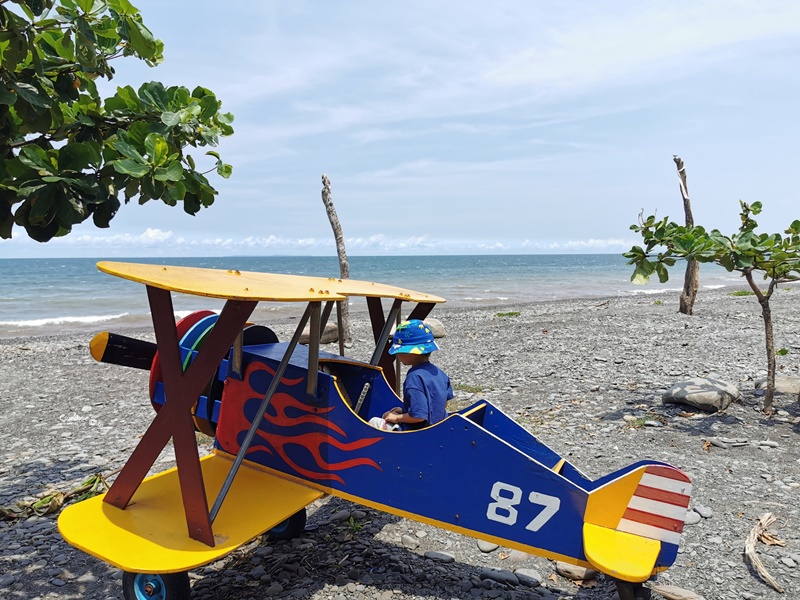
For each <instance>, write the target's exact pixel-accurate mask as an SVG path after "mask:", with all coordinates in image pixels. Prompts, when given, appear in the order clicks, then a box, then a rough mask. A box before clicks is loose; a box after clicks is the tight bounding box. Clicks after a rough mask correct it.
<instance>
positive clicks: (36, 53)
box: [0, 0, 233, 242]
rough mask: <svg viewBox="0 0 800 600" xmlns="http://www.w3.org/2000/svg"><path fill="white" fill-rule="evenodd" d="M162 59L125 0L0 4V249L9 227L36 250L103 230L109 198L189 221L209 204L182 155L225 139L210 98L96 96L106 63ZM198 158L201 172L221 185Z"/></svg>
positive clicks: (154, 86)
mask: <svg viewBox="0 0 800 600" xmlns="http://www.w3.org/2000/svg"><path fill="white" fill-rule="evenodd" d="M12 6H13V7H14V8H13V9H12V8H11V7H12ZM162 52H163V44H162V43H161V41H160V40H157V39H154V37H153V34H152V33H151V32H150V30H149V29H147V27H145V25H144V24H143V22H142V18H141V16H140V15H139V11H138V10H137V9H136V8H135V7H134V6H132V5H131V4H130V2H128V0H13V4H11V3H10V2H8V0H0V238H6V239H7V238H10V237H11V234H12V228H13V226H14V225H15V224H16V225H18V226H21V227H24V228H25V231H26V232H27V234H28V236H30V237H31V238H33V239H34V240H36V241H39V242H46V241H48V240H50V239H51V238H53V237H55V236H62V235H66V234H68V233H69V232H70V231H71V230H72V227H73V225H75V224H77V223H81V222H83V221H85V220H86V219H88V218H89V217H90V216H91V217H92V219H93V221H94V224H95V225H96V226H97V227H108V225H109V221H111V219H112V218H113V217H114V215H115V214H116V212H117V210H118V209H119V207H120V201H119V195H120V193H122V194H123V195H124V200H125V202H126V203H127V202H128V201H129V200H130V199H132V198H135V197H138V200H139V203H140V204H144V203H145V202H147V201H148V200H151V199H160V200H161V201H163V202H164V203H166V204H168V205H170V206H175V205H176V204H177V203H178V202H182V203H183V209H184V210H185V211H186V212H187V213H189V214H195V213H197V211H199V210H200V208H201V207H203V206H209V205H211V204H212V203H213V202H214V196H215V195H216V194H217V191H216V190H215V189H214V188H213V187H211V185H210V184H209V182H208V179H206V177H205V173H203V172H200V171H198V170H196V168H195V161H194V159H193V158H192V156H191V155H189V154H185V153H184V150H185V149H186V148H187V147H189V146H193V147H197V146H216V144H217V140H218V138H219V137H220V136H225V135H230V134H232V133H233V128H232V127H231V122H232V121H233V116H232V115H230V114H224V113H221V112H220V110H219V109H220V105H221V103H220V102H219V101H218V100H217V98H216V97H215V96H214V94H213V93H212V92H211V91H210V90H207V89H205V88H202V87H197V88H195V89H194V90H193V91H191V92H190V91H189V90H188V89H186V88H184V87H165V86H164V85H162V84H161V83H158V82H150V83H146V84H144V85H142V86H141V87H140V88H139V89H138V90H134V89H133V88H132V87H130V86H127V87H124V88H117V93H116V94H115V95H114V96H112V97H111V98H107V99H105V100H103V99H102V98H101V97H100V95H99V93H98V91H97V86H96V81H97V80H98V79H109V80H110V79H111V78H112V77H113V76H114V68H113V67H112V66H111V63H112V61H113V60H114V59H117V58H120V57H125V56H134V57H136V58H139V59H141V60H144V61H145V62H146V63H147V64H148V65H150V66H154V65H157V64H158V63H160V62H161V61H162V59H163V54H162ZM206 154H210V155H211V156H213V158H214V160H215V161H216V166H215V167H212V168H211V169H209V170H214V169H216V171H217V173H218V174H219V175H221V176H222V177H228V176H230V174H231V167H230V165H227V164H224V163H223V162H222V161H221V160H220V157H219V155H218V154H217V153H216V152H207V153H206ZM17 205H18V206H17Z"/></svg>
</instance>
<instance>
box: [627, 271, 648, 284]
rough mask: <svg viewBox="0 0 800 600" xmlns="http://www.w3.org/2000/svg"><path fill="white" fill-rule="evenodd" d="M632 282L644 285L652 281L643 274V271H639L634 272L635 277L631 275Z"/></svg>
mask: <svg viewBox="0 0 800 600" xmlns="http://www.w3.org/2000/svg"><path fill="white" fill-rule="evenodd" d="M631 281H632V282H633V284H634V285H644V284H646V283H647V282H648V281H650V277H648V276H647V275H645V274H643V273H642V272H641V271H639V270H638V269H637V270H636V271H634V272H633V275H631Z"/></svg>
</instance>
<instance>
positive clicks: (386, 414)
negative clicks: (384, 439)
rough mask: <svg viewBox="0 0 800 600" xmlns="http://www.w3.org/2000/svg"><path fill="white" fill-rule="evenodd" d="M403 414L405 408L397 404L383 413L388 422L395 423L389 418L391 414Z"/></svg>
mask: <svg viewBox="0 0 800 600" xmlns="http://www.w3.org/2000/svg"><path fill="white" fill-rule="evenodd" d="M401 414H403V409H402V408H400V407H399V406H395V407H394V408H393V409H391V410H387V411H386V412H385V413H383V418H384V420H385V421H386V422H387V423H394V421H390V420H389V415H401Z"/></svg>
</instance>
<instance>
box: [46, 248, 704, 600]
mask: <svg viewBox="0 0 800 600" xmlns="http://www.w3.org/2000/svg"><path fill="white" fill-rule="evenodd" d="M98 268H99V269H100V270H101V271H104V272H106V273H109V274H111V275H116V276H118V277H123V278H125V279H129V280H133V281H137V282H140V283H143V284H144V285H145V286H146V287H147V294H148V297H149V302H150V306H151V312H152V317H153V324H154V330H155V336H156V344H151V343H149V342H143V341H137V340H131V339H129V338H124V337H122V336H117V335H115V334H108V333H103V334H99V335H98V336H96V337H95V339H94V340H93V341H92V344H91V352H92V355H93V356H94V357H95V358H97V359H98V360H102V361H105V362H112V363H116V364H121V365H127V366H132V367H139V368H146V369H149V370H150V390H149V391H150V398H151V401H152V403H153V406H154V407H155V408H156V416H155V418H154V419H153V422H152V423H151V424H150V426H149V428H148V429H147V431H146V432H145V434H144V436H143V437H142V439H141V440H140V442H139V444H138V445H137V447H136V449H135V450H134V452H133V454H132V455H131V456H130V458H129V459H128V461H127V463H126V464H125V466H124V467H123V469H122V470H121V472H120V473H119V475H118V477H117V479H116V480H115V481H114V483H113V485H112V486H111V488H110V490H109V491H108V492H107V493H106V494H105V495H103V496H98V497H95V498H92V499H89V500H85V501H83V502H80V503H78V504H75V505H72V506H69V507H67V508H66V509H65V510H64V511H63V512H62V514H61V516H60V518H59V522H58V525H59V530H60V531H61V534H62V535H63V537H64V538H65V539H66V540H67V541H68V542H69V543H70V544H72V545H74V546H76V547H78V548H80V549H82V550H83V551H85V552H87V553H89V554H91V555H93V556H95V557H97V558H99V559H101V560H104V561H106V562H108V563H111V564H113V565H115V566H117V567H119V568H121V569H122V570H123V571H124V572H125V573H124V577H123V592H124V595H125V598H126V599H128V600H132V599H136V600H142V599H145V598H156V599H158V600H176V599H183V598H188V597H189V593H190V592H189V583H188V576H187V571H188V570H190V569H192V568H195V567H198V566H200V565H203V564H206V563H209V562H211V561H214V560H216V559H218V558H219V557H221V556H223V555H225V554H228V553H229V552H231V551H233V550H234V549H235V548H237V547H238V546H240V545H242V544H244V543H246V542H247V541H249V540H251V539H253V538H255V537H256V536H258V535H261V534H262V533H264V532H267V531H271V532H272V533H273V534H276V535H282V536H286V537H288V536H292V535H297V534H299V533H300V532H302V530H303V528H304V526H305V507H306V506H307V505H308V504H309V503H311V502H313V501H314V500H316V499H317V498H320V497H321V496H323V495H325V494H331V495H335V496H338V497H341V498H345V499H348V500H352V501H354V502H357V503H360V504H363V505H366V506H370V507H373V508H376V509H380V510H383V511H386V512H389V513H393V514H396V515H399V516H402V517H407V518H410V519H415V520H418V521H422V522H425V523H429V524H433V525H436V526H438V527H442V528H445V529H449V530H451V531H456V532H460V533H463V534H466V535H469V536H473V537H476V538H480V539H484V540H488V541H492V542H495V543H497V544H501V545H503V546H506V547H510V548H516V549H519V550H521V551H523V552H529V553H532V554H537V555H540V556H545V557H548V558H552V559H557V560H562V561H566V562H569V563H572V564H576V565H580V566H584V567H591V568H594V569H597V570H599V571H601V572H603V573H605V574H607V575H609V576H611V577H613V578H615V579H617V581H618V582H619V583H618V589H619V591H620V596H621V597H622V598H623V600H627V599H632V598H634V588H635V585H636V584H639V583H640V582H643V581H645V580H647V579H648V578H650V577H651V576H652V575H653V574H655V573H657V572H659V571H662V570H664V569H667V568H668V567H669V566H670V565H672V563H673V562H674V561H675V559H676V555H677V551H678V544H679V542H680V536H681V532H682V530H683V525H684V518H685V516H686V510H687V507H688V505H689V497H690V492H691V482H690V480H689V478H688V477H687V476H686V475H685V474H684V473H683V472H682V471H680V470H679V469H677V468H675V467H673V466H670V465H668V464H665V463H661V462H653V461H642V462H638V463H636V464H633V465H630V466H628V467H625V468H623V469H620V470H619V471H616V472H614V473H611V474H610V475H607V476H605V477H601V478H600V479H597V480H590V479H589V478H587V477H586V476H585V475H583V474H582V473H581V472H580V471H579V470H578V469H576V468H575V467H574V466H573V465H571V464H570V463H569V462H567V461H566V460H565V459H564V458H562V457H561V456H559V455H558V454H557V453H556V452H554V451H553V450H551V449H550V448H548V447H547V446H546V445H544V444H543V443H542V442H540V441H539V440H538V439H537V438H536V437H534V436H533V435H532V434H531V433H529V432H528V431H526V430H525V429H524V428H522V427H521V426H520V425H518V424H517V423H515V422H514V421H513V420H512V419H510V418H509V417H508V416H506V415H505V414H504V413H503V412H502V411H501V410H500V409H498V408H497V407H496V406H493V405H492V404H491V403H490V402H488V401H485V400H481V401H478V402H475V403H474V404H472V405H471V406H469V407H467V408H465V409H463V410H460V411H458V412H455V413H451V414H449V416H448V417H447V418H445V420H444V421H441V422H439V423H437V424H435V425H433V426H430V427H427V428H425V429H421V430H419V431H384V430H380V429H376V428H374V427H372V426H370V425H369V423H368V421H369V419H370V417H373V416H376V415H381V414H383V413H384V412H385V411H387V410H389V409H391V408H392V407H395V406H400V405H401V404H402V401H401V400H400V398H399V397H398V394H397V393H396V391H395V387H396V384H397V380H398V377H399V374H398V373H399V372H398V371H397V370H396V369H394V368H393V357H392V356H390V355H389V354H388V352H387V351H386V350H387V348H388V343H387V342H388V340H389V336H390V332H391V329H392V326H393V325H394V324H395V323H396V322H397V320H398V319H399V316H400V313H401V309H402V307H403V304H404V303H410V304H411V305H412V307H411V310H410V311H408V312H407V314H406V318H419V319H424V318H425V317H426V316H427V315H428V314H429V313H430V311H431V309H432V308H433V307H434V305H435V304H437V303H440V302H443V299H441V298H438V297H435V296H432V295H429V294H423V293H419V292H415V291H411V290H406V289H402V288H397V287H393V286H388V285H383V284H378V283H371V282H364V281H355V280H339V279H325V278H317V277H301V276H292V275H276V274H268V273H253V272H239V271H219V270H211V269H198V268H188V267H171V266H160V265H144V264H135V263H115V262H101V263H99V264H98ZM171 292H179V293H186V294H195V295H200V296H208V297H214V298H222V299H225V301H226V302H225V305H224V307H223V309H222V310H221V312H220V313H219V314H217V313H213V312H210V311H200V312H196V313H193V314H191V315H189V316H187V317H185V318H183V319H181V320H179V321H178V322H177V323H176V322H175V317H174V313H173V309H172V297H171ZM354 296H361V297H365V298H366V300H367V306H368V310H369V316H370V320H371V324H372V328H373V334H374V341H375V349H374V351H373V352H372V358H371V360H370V361H369V362H362V361H357V360H354V359H351V358H347V357H345V356H343V354H344V351H343V348H342V347H341V346H340V348H339V353H338V354H336V353H332V352H327V351H324V350H322V349H321V348H320V343H319V338H320V335H319V334H320V332H321V331H322V330H323V328H324V325H325V322H326V321H327V320H328V318H329V316H330V314H331V312H332V310H333V307H334V306H336V307H337V308H338V306H339V305H338V303H339V302H343V301H347V299H348V298H350V297H354ZM382 299H388V300H390V301H391V306H390V307H389V310H388V313H385V312H384V306H383V304H382ZM260 301H276V302H301V303H306V309H305V312H304V314H303V317H302V318H301V319H300V320H299V322H298V324H297V329H296V331H295V333H294V335H293V337H292V339H291V340H290V341H288V342H280V341H279V340H278V338H277V337H276V336H275V334H274V333H273V332H272V331H271V330H270V329H268V328H267V327H264V326H261V325H253V324H249V323H248V319H249V317H250V316H251V314H252V312H253V309H254V308H255V306H256V305H257V303H258V302H260ZM306 326H308V327H309V331H310V332H311V335H310V339H309V342H308V345H307V346H305V345H301V344H299V343H298V342H299V339H300V337H301V333H302V331H303V329H304V328H306ZM341 337H342V336H341V335H340V339H341ZM195 430H199V431H202V432H204V433H206V434H208V435H212V436H214V449H213V452H212V453H211V454H209V455H207V456H203V457H200V456H199V452H198V448H197V445H196V439H195ZM170 439H172V440H173V442H174V448H175V456H176V463H177V466H176V467H175V468H174V469H170V470H168V471H166V472H163V473H158V474H156V475H154V476H151V477H147V473H148V471H149V469H150V468H151V466H152V465H153V463H154V461H155V460H156V458H157V457H158V455H159V454H160V452H161V450H162V449H163V448H164V446H165V445H166V444H167V443H168V441H169V440H170ZM466 482H468V483H466Z"/></svg>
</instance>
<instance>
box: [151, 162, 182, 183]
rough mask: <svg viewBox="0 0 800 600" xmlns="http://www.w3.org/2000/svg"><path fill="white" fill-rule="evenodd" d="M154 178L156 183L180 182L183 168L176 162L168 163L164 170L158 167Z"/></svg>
mask: <svg viewBox="0 0 800 600" xmlns="http://www.w3.org/2000/svg"><path fill="white" fill-rule="evenodd" d="M155 178H156V179H157V180H158V181H180V180H181V179H182V178H183V167H182V166H181V163H179V162H178V161H175V162H172V163H170V164H169V166H167V167H166V168H165V167H159V168H157V169H156V171H155Z"/></svg>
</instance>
